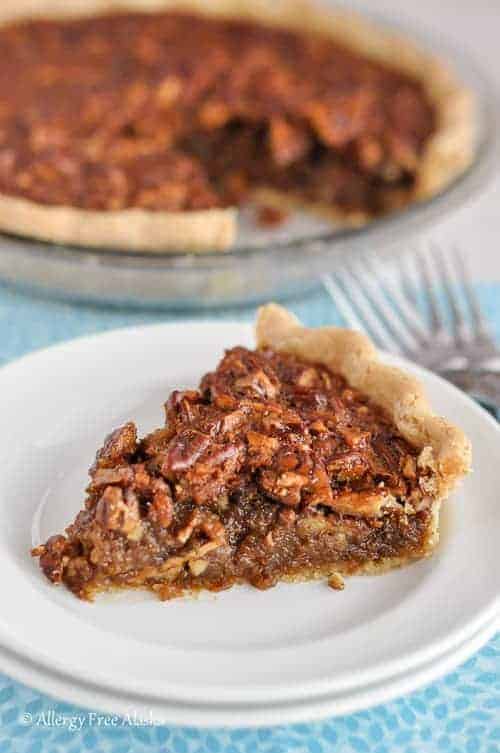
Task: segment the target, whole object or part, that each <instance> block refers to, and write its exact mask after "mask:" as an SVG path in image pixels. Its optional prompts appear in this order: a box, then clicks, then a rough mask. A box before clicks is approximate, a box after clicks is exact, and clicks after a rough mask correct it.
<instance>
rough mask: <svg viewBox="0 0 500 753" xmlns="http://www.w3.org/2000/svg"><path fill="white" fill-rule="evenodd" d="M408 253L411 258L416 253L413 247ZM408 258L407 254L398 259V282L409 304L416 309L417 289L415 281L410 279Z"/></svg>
mask: <svg viewBox="0 0 500 753" xmlns="http://www.w3.org/2000/svg"><path fill="white" fill-rule="evenodd" d="M410 253H411V256H412V258H414V257H415V255H416V250H415V249H413V250H412V251H411V252H410ZM408 259H409V254H408V255H406V256H403V258H401V259H399V260H398V276H399V283H400V287H401V290H402V291H403V295H404V296H405V297H406V299H407V300H408V301H409V302H410V303H411V305H412V306H413V307H414V308H415V310H417V309H418V291H417V286H416V285H415V281H414V280H413V279H412V277H411V275H410V268H409V264H408Z"/></svg>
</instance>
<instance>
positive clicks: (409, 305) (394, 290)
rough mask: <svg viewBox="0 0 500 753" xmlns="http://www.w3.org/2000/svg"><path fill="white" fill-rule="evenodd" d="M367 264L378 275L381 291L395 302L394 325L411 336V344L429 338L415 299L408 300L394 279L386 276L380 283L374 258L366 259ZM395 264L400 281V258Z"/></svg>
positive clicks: (401, 268)
mask: <svg viewBox="0 0 500 753" xmlns="http://www.w3.org/2000/svg"><path fill="white" fill-rule="evenodd" d="M367 264H368V267H369V269H370V271H371V273H372V275H373V276H374V278H375V279H377V277H378V281H379V282H380V284H381V288H382V291H384V289H385V292H386V294H387V295H389V297H390V299H391V302H392V303H394V304H395V306H396V308H397V310H398V313H399V318H397V319H394V321H395V322H396V323H397V325H396V326H398V327H399V328H400V329H401V330H406V331H407V334H408V335H409V336H410V338H412V345H414V344H415V342H416V343H419V344H423V343H425V342H427V341H428V340H429V331H428V329H427V327H426V325H425V323H424V321H423V319H422V317H421V316H420V313H419V311H418V309H417V306H416V301H415V302H414V300H411V299H410V302H408V299H407V297H406V295H405V293H404V292H403V291H402V289H401V287H400V286H399V285H398V284H397V283H396V282H395V281H394V279H392V278H390V277H386V278H385V279H384V280H383V283H382V281H381V278H380V276H378V275H377V269H376V267H375V258H372V259H367ZM396 265H397V267H396V268H397V269H398V273H399V277H400V281H401V276H402V274H403V271H404V265H403V262H402V261H401V260H400V261H399V263H398V262H396ZM415 298H416V296H415ZM407 339H408V337H407Z"/></svg>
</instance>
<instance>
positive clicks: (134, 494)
mask: <svg viewBox="0 0 500 753" xmlns="http://www.w3.org/2000/svg"><path fill="white" fill-rule="evenodd" d="M256 335H257V350H256V351H249V350H247V349H244V348H235V349H233V350H231V351H228V352H227V353H226V356H225V357H224V359H223V360H222V361H221V363H220V364H219V365H218V367H217V370H216V371H214V372H212V373H210V374H208V375H206V376H205V377H204V378H203V380H202V382H201V384H200V388H199V390H188V391H185V392H178V391H176V392H174V393H172V395H171V396H170V398H169V401H168V403H167V404H166V405H167V408H166V410H167V422H166V425H165V427H164V428H162V429H159V430H157V431H156V432H153V433H152V434H150V435H148V436H147V437H145V438H144V439H143V440H141V441H138V439H137V431H136V428H135V426H134V424H132V423H129V424H126V425H125V426H123V427H121V428H120V429H117V430H116V431H115V432H113V433H112V434H111V435H109V437H108V438H107V439H106V442H105V444H104V447H103V449H101V450H100V451H99V452H98V453H97V456H96V462H95V464H94V465H93V467H92V468H91V471H90V476H91V484H90V486H89V488H88V490H87V491H88V493H89V496H88V498H87V501H86V505H85V508H84V509H83V510H82V511H81V512H80V513H79V515H78V516H77V518H76V519H75V521H74V522H73V523H72V524H71V525H70V526H69V527H68V528H67V529H66V532H65V535H56V536H52V537H50V538H49V539H48V541H47V542H46V543H45V544H42V545H40V546H37V547H35V548H34V549H33V550H32V554H33V556H36V557H39V558H40V567H41V569H42V571H43V572H44V574H45V575H46V576H47V578H48V579H49V580H51V581H52V582H53V583H64V584H65V585H66V586H67V587H68V588H69V589H70V590H71V591H73V593H75V595H77V596H79V597H80V598H83V599H92V598H93V597H94V595H95V594H98V593H100V592H102V591H107V590H110V589H123V588H146V589H149V590H151V591H153V592H154V593H156V594H157V595H158V596H159V597H160V598H162V599H170V598H173V597H177V596H182V595H186V594H189V593H195V592H197V591H202V590H210V591H218V590H222V589H225V588H229V587H231V586H233V585H236V584H242V583H250V584H251V585H253V586H256V587H257V588H261V589H264V588H269V587H270V586H272V585H274V584H275V583H277V582H278V581H293V582H295V581H308V580H313V579H319V578H330V585H331V586H332V587H333V588H342V587H343V582H342V577H341V576H342V575H358V574H378V573H383V572H385V571H387V570H389V569H391V568H394V567H400V566H402V565H405V564H407V563H410V562H412V561H415V560H419V559H422V558H424V557H427V556H429V555H430V554H432V552H433V550H434V548H435V547H436V545H437V543H438V540H439V511H440V505H441V502H442V501H443V500H444V499H445V498H446V497H447V496H448V495H449V494H450V492H451V491H452V490H453V489H454V488H455V486H456V485H457V483H458V482H459V481H460V479H461V478H462V477H463V476H465V475H466V474H467V473H468V472H469V471H470V467H471V446H470V442H469V440H468V439H467V437H466V436H465V435H464V433H463V432H462V431H461V430H460V429H459V428H457V427H455V426H454V425H453V424H451V423H449V422H448V421H446V420H445V419H444V418H441V417H439V416H438V415H436V414H435V413H433V411H432V409H431V407H430V405H429V403H428V401H427V398H426V396H425V394H424V390H423V387H422V386H421V384H420V383H419V381H418V380H417V379H416V378H414V377H413V376H410V375H408V374H406V373H405V372H403V371H401V370H400V369H397V368H394V367H392V366H388V365H385V364H383V363H382V362H380V361H379V358H378V354H377V351H376V349H375V348H374V346H373V345H372V344H371V342H370V341H369V340H368V339H367V338H366V337H365V336H364V335H362V334H361V333H358V332H355V331H352V330H345V329H340V328H336V327H323V328H318V329H307V328H305V327H302V326H301V325H300V323H299V322H298V320H297V319H296V318H295V317H294V316H293V315H292V314H290V313H289V312H288V311H287V310H286V309H284V308H282V307H281V306H278V305H276V304H268V305H267V306H264V307H262V308H261V309H260V311H259V314H258V320H257V326H256ZM280 369H281V371H280ZM321 369H324V372H322V371H321ZM277 374H279V379H278V377H276V375H277ZM276 379H278V381H277V382H276ZM332 380H333V381H332ZM275 384H277V385H278V386H277V387H276V389H277V391H276V390H275V387H274V385H275ZM325 385H326V386H325ZM332 385H333V386H332ZM338 390H340V392H338ZM346 392H347V393H348V394H346ZM337 394H338V398H337V397H336V395H337ZM290 395H291V398H290ZM325 396H326V398H325ZM325 399H326V402H325ZM279 400H281V401H282V402H281V403H279V402H277V401H279ZM329 400H331V401H332V402H331V403H330V402H329ZM330 405H331V406H333V407H328V406H330ZM297 406H298V407H297ZM301 406H302V407H301ZM325 406H326V407H325ZM346 409H347V412H346ZM353 416H354V419H353ZM361 416H362V417H361ZM200 417H201V418H200ZM331 421H333V423H330V422H331ZM304 422H305V423H304ZM299 426H305V427H306V428H305V429H304V428H298V427H299ZM327 426H328V427H329V428H328V429H327V428H326V427H327ZM331 427H333V428H331ZM373 430H374V431H373ZM304 431H305V433H304ZM332 432H333V433H332ZM343 438H345V439H343ZM330 439H331V441H332V442H333V444H328V443H329V441H330ZM339 441H340V445H339V444H338V442H339ZM304 442H306V445H307V446H305V445H304ZM318 442H319V444H318ZM307 443H308V444H307ZM367 443H368V444H367ZM304 448H305V449H304ZM318 448H319V449H318ZM331 448H333V454H331V453H332V449H331ZM290 458H292V461H293V462H292V463H290ZM370 458H371V459H370ZM365 461H366V462H365ZM363 462H365V466H363ZM329 463H333V465H329ZM359 464H361V470H359V467H358V465H359ZM304 469H305V470H304ZM367 469H368V471H367ZM365 473H368V476H365V475H364V474H365ZM366 479H368V480H366ZM381 479H386V480H385V481H382V480H381ZM391 479H392V480H391ZM332 495H333V496H332Z"/></svg>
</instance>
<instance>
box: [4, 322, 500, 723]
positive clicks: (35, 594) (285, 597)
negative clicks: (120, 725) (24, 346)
mask: <svg viewBox="0 0 500 753" xmlns="http://www.w3.org/2000/svg"><path fill="white" fill-rule="evenodd" d="M236 343H240V344H244V345H245V344H248V345H251V344H252V333H251V329H250V328H249V327H247V326H246V325H241V324H222V323H220V322H217V323H216V324H215V323H204V324H200V323H183V324H179V323H176V324H175V325H159V326H153V327H144V328H137V329H131V330H125V331H119V332H111V333H107V334H104V335H100V336H97V337H89V338H84V339H81V340H77V341H74V342H70V343H67V344H64V345H62V346H57V347H55V348H51V349H49V350H47V351H44V352H41V353H39V354H34V355H31V356H28V357H26V358H24V359H21V360H20V361H17V362H15V363H14V364H12V365H10V366H8V367H6V368H4V369H3V370H2V371H1V372H0V403H1V410H2V415H3V416H4V425H5V426H9V427H11V430H10V432H9V434H8V435H7V433H5V432H4V434H3V436H2V437H1V438H0V444H1V445H3V457H4V458H5V457H8V458H9V463H8V465H7V464H6V466H5V467H4V469H3V473H2V479H1V481H0V484H1V487H2V489H1V494H0V532H1V533H0V551H1V556H2V575H3V588H2V600H1V602H0V666H1V668H2V669H3V670H5V671H6V672H7V673H9V674H11V675H13V676H14V677H16V678H18V679H20V680H22V681H23V682H25V683H27V684H29V685H32V686H36V687H37V688H39V689H41V690H43V691H46V692H48V693H51V694H53V695H56V696H58V697H61V698H64V699H65V700H68V701H72V702H74V703H77V704H81V705H85V706H89V707H92V708H97V709H99V710H104V711H108V712H116V713H119V714H128V713H130V714H136V715H138V716H142V717H145V718H147V719H148V718H152V719H154V720H155V721H157V722H164V723H176V724H189V725H200V726H201V725H206V726H210V725H214V726H215V725H216V726H219V725H235V726H242V725H261V724H274V723H284V722H291V721H293V722H297V721H299V720H306V719H313V718H319V717H323V716H328V715H334V714H344V713H347V712H352V711H355V710H357V709H360V708H364V707H367V706H369V705H373V704H376V703H380V702H383V701H386V700H388V699H390V698H392V697H394V696H396V695H400V694H402V693H406V692H409V691H410V690H413V689H415V688H417V687H418V686H420V685H422V684H423V683H426V682H430V681H431V680H433V679H435V678H436V677H438V676H439V675H441V674H443V673H445V672H446V671H448V670H450V669H451V668H452V667H453V666H454V665H456V664H458V663H459V662H461V661H463V660H465V658H466V657H467V656H469V655H470V654H471V653H472V652H473V651H475V650H476V649H477V648H479V647H480V646H481V645H482V644H483V643H484V642H485V641H486V640H487V639H488V638H489V637H490V636H491V635H492V634H493V633H494V631H495V629H496V627H497V626H498V623H497V619H498V614H499V606H500V605H499V594H500V575H499V573H500V567H499V564H500V553H499V548H498V543H497V542H498V540H499V531H500V507H499V505H498V490H497V486H496V483H497V473H496V469H495V468H494V467H493V468H492V465H494V463H493V462H492V461H493V460H494V458H495V457H500V454H499V452H500V431H499V428H498V426H497V425H496V424H495V422H494V421H493V420H492V419H490V418H489V417H488V416H487V415H486V414H485V413H484V412H483V411H482V410H481V409H480V408H479V407H477V406H476V405H475V404H474V403H473V402H472V401H470V400H469V399H468V398H467V397H465V396H464V395H463V394H462V393H460V392H458V391H457V390H456V389H455V388H453V387H451V386H450V385H449V384H447V383H445V382H443V381H441V380H440V379H439V378H437V377H436V376H433V375H431V374H430V373H428V372H426V371H424V370H422V369H419V368H417V367H412V366H411V365H409V364H407V363H406V362H405V363H404V368H408V369H411V370H413V371H414V372H415V373H416V375H417V376H418V377H419V378H420V379H421V380H422V381H423V382H424V383H425V384H426V386H427V389H428V392H429V395H430V398H431V401H432V403H433V405H434V406H435V408H436V410H437V411H438V412H442V413H443V414H446V415H449V416H452V417H453V418H454V420H455V421H456V422H457V423H458V424H459V425H461V426H462V428H463V429H464V430H465V431H466V433H467V434H468V435H469V437H470V438H471V440H472V443H473V447H474V468H475V472H474V474H473V475H472V476H471V477H470V478H469V479H467V481H466V483H465V484H464V485H463V487H462V489H461V490H460V491H459V492H457V493H456V494H455V495H454V496H453V499H451V500H450V501H449V502H448V504H447V505H446V508H445V509H444V511H443V522H442V541H441V544H440V547H439V549H438V551H437V553H436V554H435V556H434V557H433V558H431V559H429V560H427V561H425V562H421V563H418V564H416V565H413V566H411V567H408V568H406V569H403V570H400V571H394V572H391V573H389V574H387V575H384V576H383V577H377V578H373V577H366V578H353V579H350V580H349V581H348V582H347V585H346V589H345V591H343V592H341V593H338V592H333V591H332V590H331V589H328V588H327V587H326V586H325V585H324V584H321V583H309V584H303V585H280V586H278V587H276V588H275V589H272V590H270V591H267V592H259V591H255V590H252V589H249V588H248V589H247V588H237V589H233V590H231V591H228V592H225V593H221V594H218V595H217V596H211V595H208V596H204V597H202V598H199V599H196V600H195V599H184V600H176V601H173V602H169V603H166V604H162V603H160V602H158V601H157V600H155V599H153V598H151V597H149V596H147V595H142V594H141V593H137V594H132V595H130V594H127V595H120V596H116V597H102V598H100V599H99V600H97V601H96V603H94V604H88V603H84V602H79V601H78V600H77V599H75V598H74V597H73V596H72V595H71V594H69V593H68V592H67V591H65V590H60V589H57V588H54V587H53V586H50V585H49V584H48V583H47V582H46V581H45V579H43V578H42V577H41V576H40V573H39V571H38V569H37V567H36V566H35V564H34V563H33V562H32V561H31V560H30V557H29V554H28V552H29V548H30V546H31V545H32V544H33V543H38V542H39V541H40V540H44V539H46V538H47V537H48V536H49V535H50V534H51V533H53V532H54V531H56V530H61V529H62V528H63V527H64V525H65V524H66V523H67V522H68V521H70V520H71V519H72V517H73V516H74V514H75V513H76V511H77V510H78V509H79V507H80V506H81V501H82V490H83V488H84V486H85V483H86V468H87V466H88V465H89V464H90V461H91V459H92V455H93V452H94V451H95V448H96V446H98V445H99V443H100V441H101V440H102V437H103V436H104V435H105V434H106V433H107V432H108V431H109V429H110V428H111V427H113V426H115V425H118V424H120V423H122V422H123V421H125V420H127V419H130V418H133V419H135V420H136V421H137V422H138V424H139V428H140V430H141V432H145V431H147V430H149V429H151V428H152V427H153V426H154V425H155V424H156V425H158V423H159V422H160V421H161V406H162V403H163V402H164V400H165V398H166V396H167V394H168V392H169V391H170V390H171V389H172V388H174V387H179V386H184V387H185V386H189V385H194V384H196V383H197V381H198V380H199V377H200V376H201V374H203V373H204V372H206V371H208V370H210V369H211V368H213V366H214V365H215V363H216V362H217V359H218V358H219V356H220V354H221V352H222V350H223V349H224V348H225V347H229V346H231V345H234V344H236ZM390 360H391V362H394V363H399V362H400V361H399V360H397V359H395V358H391V359H390ZM117 384H119V390H117ZM14 396H16V399H15V400H14ZM20 396H21V397H20ZM17 448H21V449H19V450H18V449H17Z"/></svg>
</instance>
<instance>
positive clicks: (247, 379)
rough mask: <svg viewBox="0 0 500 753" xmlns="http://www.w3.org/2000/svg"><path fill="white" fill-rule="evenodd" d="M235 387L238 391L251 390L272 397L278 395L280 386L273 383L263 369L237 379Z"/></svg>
mask: <svg viewBox="0 0 500 753" xmlns="http://www.w3.org/2000/svg"><path fill="white" fill-rule="evenodd" d="M234 389H235V390H237V391H238V392H247V391H248V390H249V391H250V392H253V393H254V394H255V395H257V396H258V397H264V398H270V399H272V398H274V397H276V395H277V394H278V387H277V386H276V385H275V384H273V382H272V381H271V380H270V379H269V377H268V376H267V374H266V373H265V371H263V370H262V369H259V370H258V371H254V372H253V373H251V374H247V376H244V377H240V378H239V379H237V380H236V381H235V383H234Z"/></svg>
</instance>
